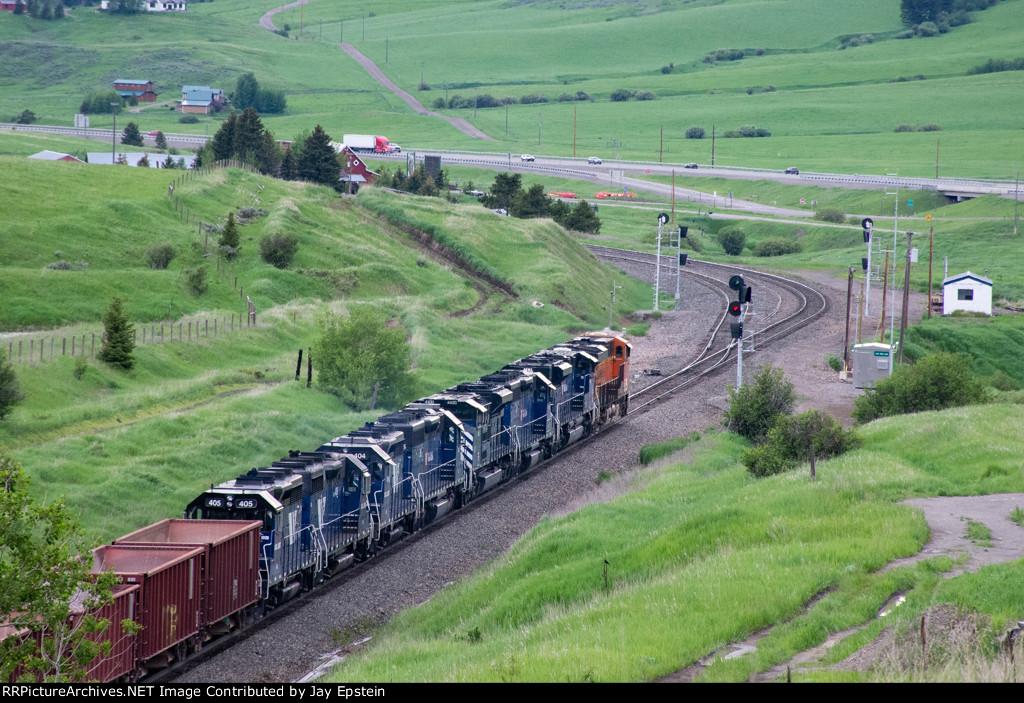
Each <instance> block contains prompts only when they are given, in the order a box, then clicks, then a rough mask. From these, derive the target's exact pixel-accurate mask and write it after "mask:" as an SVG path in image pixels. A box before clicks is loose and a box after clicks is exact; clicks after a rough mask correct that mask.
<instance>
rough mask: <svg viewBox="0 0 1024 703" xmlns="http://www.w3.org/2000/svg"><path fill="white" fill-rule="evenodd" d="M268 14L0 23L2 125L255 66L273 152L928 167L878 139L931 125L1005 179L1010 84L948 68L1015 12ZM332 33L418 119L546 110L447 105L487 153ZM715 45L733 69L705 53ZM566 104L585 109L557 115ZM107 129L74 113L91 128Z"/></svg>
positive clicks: (511, 7)
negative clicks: (262, 19)
mask: <svg viewBox="0 0 1024 703" xmlns="http://www.w3.org/2000/svg"><path fill="white" fill-rule="evenodd" d="M267 7H268V6H262V5H259V4H253V3H250V2H243V1H242V0H217V2H214V3H201V4H194V5H193V6H192V7H190V8H189V12H188V13H185V14H182V15H179V14H177V13H171V14H168V15H166V16H153V15H146V16H138V17H113V16H105V15H101V14H99V13H96V12H95V11H93V10H91V9H89V8H75V9H74V10H72V12H71V16H70V18H69V19H68V20H67V21H64V22H41V21H33V20H30V19H28V18H24V17H15V16H13V15H11V14H10V13H3V15H2V16H0V36H2V37H3V38H4V39H3V42H2V47H0V48H2V49H3V53H4V56H5V65H4V67H3V68H2V69H0V71H2V73H0V116H2V115H16V114H18V113H20V111H21V110H24V109H32V110H33V111H35V112H36V113H37V114H38V115H39V117H40V119H41V121H43V122H53V123H58V124H70V123H71V118H72V115H73V113H74V112H75V111H76V110H77V107H78V104H79V103H80V102H81V100H82V98H83V97H84V96H85V94H86V93H88V92H90V91H92V90H98V89H109V88H110V86H111V82H112V81H113V80H114V79H115V78H118V77H138V76H144V77H147V78H150V79H151V80H153V81H154V82H155V83H156V85H157V89H158V92H159V93H160V98H161V99H171V98H173V97H174V95H175V93H176V92H177V91H179V90H180V86H181V85H182V84H185V83H190V84H204V83H210V84H213V85H216V86H217V87H221V88H224V89H226V90H229V91H230V90H231V89H233V87H234V82H235V80H236V79H237V77H238V76H239V75H240V74H241V73H243V72H245V71H254V72H255V73H256V76H257V78H258V79H259V80H260V81H261V83H262V84H265V85H267V86H269V87H273V88H276V89H281V90H284V91H285V92H286V93H287V95H288V101H289V112H288V113H287V114H285V115H281V116H267V117H266V118H265V123H266V125H267V127H268V128H269V129H271V130H272V131H274V132H275V134H276V135H277V137H278V138H283V139H287V138H291V137H292V136H294V135H295V134H297V133H298V132H300V131H301V130H303V129H309V128H311V127H312V125H314V124H317V123H319V124H322V125H324V127H325V128H326V129H327V130H328V132H331V133H336V134H342V133H345V132H349V133H351V132H375V133H379V134H387V135H388V136H389V137H390V138H391V139H392V141H395V142H398V143H402V144H409V145H414V146H419V147H434V148H446V147H458V148H473V149H484V150H491V151H497V152H515V151H527V150H529V151H535V152H540V153H552V154H568V153H571V152H572V147H573V144H574V142H575V146H576V148H577V152H579V151H580V150H582V151H583V152H584V153H595V154H600V155H602V156H608V155H610V152H611V151H612V150H613V145H614V150H615V151H616V153H617V154H620V155H622V156H625V157H626V158H635V159H654V158H657V156H658V154H659V152H660V151H661V150H662V148H663V149H664V155H665V158H667V159H670V160H674V161H690V160H695V161H701V162H705V161H706V160H707V156H708V153H709V151H710V141H709V140H703V141H701V140H687V139H685V138H684V136H683V133H684V132H685V130H686V129H687V128H688V127H690V126H694V125H697V126H703V127H704V128H705V129H706V130H707V133H708V135H710V133H711V128H712V126H715V127H716V128H717V129H718V130H719V131H720V132H722V131H725V130H729V129H737V128H738V127H740V126H741V125H747V124H755V125H756V126H758V127H762V128H764V129H768V130H769V131H771V133H772V137H770V138H767V139H733V140H719V143H718V149H721V151H720V152H719V153H718V155H717V159H716V161H717V162H718V163H721V164H732V165H749V166H762V167H770V168H785V167H787V166H790V165H793V164H797V165H799V166H800V167H802V168H814V169H818V168H825V167H829V168H832V169H835V170H843V171H851V172H873V173H879V172H885V171H889V172H892V171H897V170H899V171H900V173H901V175H928V174H929V172H930V171H932V170H933V166H934V141H935V140H934V137H935V136H936V135H931V134H919V133H913V132H911V133H899V134H896V133H893V129H894V128H895V127H896V126H897V125H901V124H910V125H912V126H914V127H920V126H922V125H925V124H937V125H939V126H940V127H941V129H942V134H941V136H942V137H943V159H944V161H945V163H946V164H947V167H948V169H949V173H956V174H958V175H970V176H998V177H1004V178H1005V177H1008V176H1009V175H1011V174H1012V173H1013V172H1014V170H1015V169H1016V168H1017V167H1018V166H1019V164H1018V163H1017V161H1018V160H1019V159H1018V158H1017V157H1018V156H1019V154H1020V153H1021V147H1022V143H1021V133H1020V124H1019V122H1018V120H1017V118H1016V115H1019V114H1020V113H1021V108H1022V107H1024V102H1022V101H1024V98H1022V91H1021V90H1020V87H1021V78H1020V75H1021V74H1020V72H1019V71H1018V72H1006V73H996V74H984V75H968V72H969V71H970V69H972V68H974V67H976V66H979V65H981V64H983V63H985V62H986V61H987V60H988V59H990V58H994V59H1003V60H1006V59H1015V58H1017V57H1018V56H1019V54H1020V48H1019V37H1020V35H1021V31H1022V29H1024V3H1022V2H1020V0H1004V1H1003V2H1001V3H1000V4H999V5H997V6H995V7H992V8H989V9H988V10H985V11H983V12H976V13H974V21H973V22H972V23H971V24H968V25H965V26H962V27H955V28H953V29H952V31H950V32H949V33H947V34H943V35H940V36H937V37H932V38H916V39H896V38H895V37H896V35H897V34H899V33H900V32H901V31H902V29H903V28H902V26H901V24H900V19H899V2H898V0H862V1H861V2H856V3H845V4H839V5H836V3H832V2H826V1H825V0H790V1H788V2H770V3H753V2H748V1H746V0H726V1H724V2H716V3H703V2H686V1H683V0H677V1H670V2H654V1H653V0H651V1H649V2H648V1H644V2H633V1H630V2H625V1H624V0H623V1H612V2H601V3H593V4H585V3H579V4H573V5H565V4H564V3H555V2H546V1H537V2H526V1H523V2H512V3H510V2H505V1H504V0H486V1H474V2H467V1H465V0H436V1H432V2H425V3H407V2H371V3H365V2H354V1H353V0H345V1H343V2H337V1H332V2H326V1H325V0H313V2H310V3H308V4H307V5H306V6H304V7H303V8H301V9H299V8H293V9H291V10H288V11H286V12H284V13H282V14H279V15H277V16H276V18H275V22H276V23H277V25H278V26H279V27H283V26H284V25H285V24H287V25H288V26H289V28H290V31H291V34H292V36H293V37H294V36H296V35H299V33H300V25H301V37H300V41H289V40H287V39H285V38H283V37H281V36H278V35H275V34H273V33H271V32H268V31H266V30H263V29H261V28H260V27H259V26H258V25H257V24H256V21H257V19H258V17H259V15H261V14H262V13H263V12H264V11H265V10H266V9H267ZM851 37H853V38H856V41H854V42H852V43H851V42H850V38H851ZM341 39H344V41H346V42H349V43H352V44H354V45H355V46H356V47H357V48H358V49H359V50H360V51H362V52H363V53H365V54H366V55H368V56H369V57H370V58H371V59H373V60H374V61H375V62H377V64H378V65H379V66H380V67H381V68H382V69H383V70H384V71H385V73H387V75H388V76H389V77H390V78H391V79H392V80H394V81H395V82H396V83H397V84H398V85H399V86H401V87H403V88H405V89H407V90H410V91H413V92H417V88H418V86H419V84H420V81H421V79H422V81H423V82H424V83H425V84H428V85H429V86H430V88H431V89H430V90H429V91H418V92H417V95H418V97H419V98H420V99H421V100H422V101H423V102H424V103H426V104H427V105H428V106H429V105H430V104H431V103H432V102H433V101H434V100H435V99H437V98H438V97H442V98H443V97H450V96H452V95H455V94H460V95H462V96H463V97H472V96H473V95H474V94H475V93H477V92H479V93H481V94H484V93H487V94H491V95H494V96H495V97H505V96H510V97H514V98H516V99H517V100H518V99H520V98H522V97H523V96H524V95H528V94H543V95H544V96H546V98H547V99H548V101H549V102H547V103H543V104H517V105H513V106H511V107H510V108H509V109H508V112H507V116H506V110H504V109H500V108H497V109H481V110H478V111H477V114H476V115H473V111H472V110H465V109H463V110H452V111H450V112H451V114H455V115H458V116H461V117H467V118H469V119H471V120H472V121H473V122H474V123H475V124H476V125H477V126H479V127H480V128H481V129H483V130H484V131H485V132H486V133H488V134H489V135H491V136H493V137H495V139H496V141H495V142H481V141H479V140H475V139H471V138H468V137H465V136H464V135H461V134H460V133H458V132H457V131H456V130H454V128H452V127H451V126H450V125H448V124H447V123H445V122H443V121H440V120H436V119H428V118H424V117H422V116H419V115H416V114H415V113H413V112H412V111H411V110H410V109H409V108H408V107H407V106H406V105H405V104H404V103H402V102H401V101H400V100H398V99H397V98H396V97H395V96H393V95H391V94H390V93H388V92H386V91H383V92H382V91H381V90H380V89H379V88H378V86H377V85H376V83H375V82H373V80H372V79H371V78H370V77H369V76H368V75H367V74H366V72H365V71H363V70H362V69H361V68H359V67H358V66H357V64H356V63H355V62H354V61H353V60H351V59H349V58H348V57H347V56H345V55H344V54H343V53H342V52H341V51H340V49H339V48H338V47H337V46H335V45H334V44H336V43H337V42H338V41H339V40H341ZM858 44H859V45H858ZM140 46H145V47H146V51H145V52H144V53H142V54H141V55H140V52H139V51H138V48H139V47H140ZM720 49H736V50H742V51H743V52H744V55H743V58H742V59H740V60H735V61H728V60H721V61H717V62H716V63H706V62H705V61H704V57H705V56H706V55H709V54H713V53H714V52H715V51H717V50H720ZM127 74H131V76H128V75H127ZM920 77H924V78H925V80H917V79H918V78H920ZM902 79H913V80H902ZM898 80H902V82H893V81H898ZM618 89H628V90H649V91H651V92H652V93H653V94H654V96H655V97H656V99H655V100H650V101H642V102H638V101H636V100H630V101H628V102H611V101H610V100H609V97H610V95H611V94H612V92H613V91H615V90H618ZM577 91H582V92H585V93H587V94H588V95H590V96H591V97H592V98H593V99H594V102H582V103H578V104H574V103H571V102H558V99H559V97H560V96H561V95H562V94H575V93H576V92H577ZM748 93H749V94H748ZM177 117H178V115H177V114H175V113H173V112H170V111H168V110H166V109H165V108H162V107H157V108H147V109H146V110H145V111H144V112H142V113H141V114H140V115H139V116H138V120H139V121H140V122H141V123H142V125H143V126H144V128H145V129H146V130H152V129H163V130H164V131H185V130H191V131H199V132H200V133H202V132H206V133H212V132H213V131H214V130H215V129H216V128H217V126H218V124H219V120H220V119H221V118H220V117H209V118H207V117H204V118H203V119H202V121H201V123H200V124H199V125H193V126H188V125H180V124H178V123H177ZM107 124H109V119H108V118H104V117H102V116H96V117H95V118H94V121H93V125H94V126H106V125H107ZM662 129H664V142H663V141H662Z"/></svg>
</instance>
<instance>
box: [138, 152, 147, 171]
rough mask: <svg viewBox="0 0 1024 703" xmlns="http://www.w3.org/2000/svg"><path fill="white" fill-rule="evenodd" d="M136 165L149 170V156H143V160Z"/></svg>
mask: <svg viewBox="0 0 1024 703" xmlns="http://www.w3.org/2000/svg"><path fill="white" fill-rule="evenodd" d="M135 165H136V166H138V167H139V168H149V154H143V155H142V158H141V159H139V163H137V164H135Z"/></svg>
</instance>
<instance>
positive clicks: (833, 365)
mask: <svg viewBox="0 0 1024 703" xmlns="http://www.w3.org/2000/svg"><path fill="white" fill-rule="evenodd" d="M825 361H826V363H827V364H828V367H829V368H830V369H832V370H833V371H842V370H843V360H842V359H840V358H839V357H838V356H836V355H835V354H829V355H828V358H827V359H825Z"/></svg>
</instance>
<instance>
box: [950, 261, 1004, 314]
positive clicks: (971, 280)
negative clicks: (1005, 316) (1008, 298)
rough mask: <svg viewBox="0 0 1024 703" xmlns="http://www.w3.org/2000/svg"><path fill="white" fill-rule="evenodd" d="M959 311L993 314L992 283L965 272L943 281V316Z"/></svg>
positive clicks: (982, 277)
mask: <svg viewBox="0 0 1024 703" xmlns="http://www.w3.org/2000/svg"><path fill="white" fill-rule="evenodd" d="M957 310H963V311H964V312H981V313H984V314H986V315H991V314H992V281H990V280H988V279H987V278H985V277H984V276H979V275H978V274H976V273H971V272H970V271H965V272H963V273H958V274H956V275H955V276H948V277H947V278H944V279H943V280H942V314H943V315H949V314H951V313H953V312H956V311H957Z"/></svg>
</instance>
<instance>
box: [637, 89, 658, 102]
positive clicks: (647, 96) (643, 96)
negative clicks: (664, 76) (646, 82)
mask: <svg viewBox="0 0 1024 703" xmlns="http://www.w3.org/2000/svg"><path fill="white" fill-rule="evenodd" d="M633 97H634V98H636V99H637V100H654V93H652V92H651V91H649V90H638V91H636V93H635V94H634V95H633Z"/></svg>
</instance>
